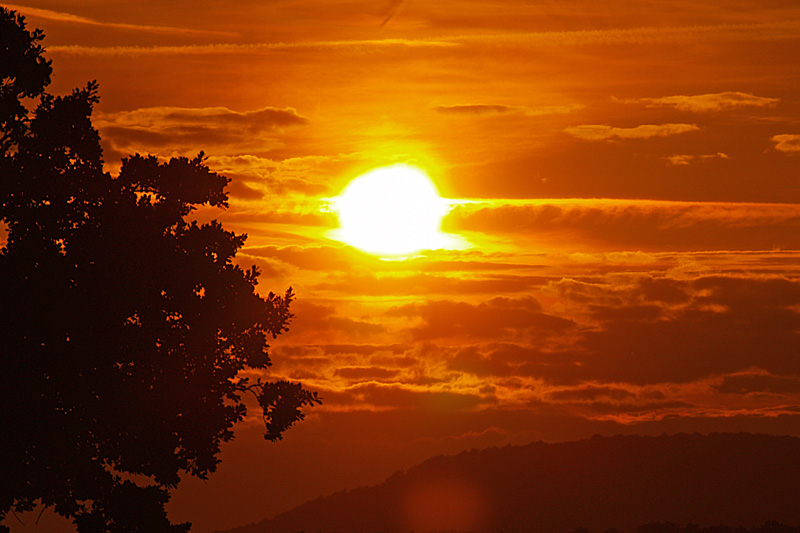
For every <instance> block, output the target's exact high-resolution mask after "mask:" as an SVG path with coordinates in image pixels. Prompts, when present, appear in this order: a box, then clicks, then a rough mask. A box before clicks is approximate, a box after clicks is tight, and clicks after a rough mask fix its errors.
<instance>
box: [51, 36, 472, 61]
mask: <svg viewBox="0 0 800 533" xmlns="http://www.w3.org/2000/svg"><path fill="white" fill-rule="evenodd" d="M455 46H458V43H455V42H449V41H445V40H413V39H367V40H352V41H300V42H285V43H284V42H280V43H247V44H231V43H218V44H205V45H203V44H198V45H186V46H81V45H60V46H48V47H47V51H48V52H54V53H62V54H70V55H77V56H112V57H113V56H129V57H137V56H162V55H168V56H176V55H219V54H232V55H241V54H264V53H272V52H276V51H291V50H297V51H303V50H306V51H317V50H332V49H336V50H338V51H341V52H349V53H357V54H365V53H373V52H381V51H384V50H386V49H387V48H422V49H424V48H450V47H455Z"/></svg>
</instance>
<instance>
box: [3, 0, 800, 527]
mask: <svg viewBox="0 0 800 533" xmlns="http://www.w3.org/2000/svg"><path fill="white" fill-rule="evenodd" d="M6 5H8V4H6ZM8 6H9V7H11V8H13V9H17V10H19V11H20V12H21V13H23V14H25V15H26V16H27V21H28V24H29V26H33V27H40V28H43V29H44V30H45V34H46V36H47V37H46V40H45V45H46V48H47V54H48V57H50V58H51V59H52V60H53V66H54V75H53V84H52V86H51V90H52V91H53V92H56V93H65V92H68V91H70V90H71V89H72V88H73V87H76V86H79V85H84V84H85V83H86V82H87V81H88V80H91V79H97V80H98V81H99V83H100V91H101V103H100V105H99V106H98V107H97V110H96V113H95V116H94V124H95V126H96V127H97V128H98V129H99V130H100V133H101V135H102V138H103V142H104V149H105V158H106V163H107V167H108V169H109V170H110V171H111V172H116V171H117V170H118V168H119V164H120V158H121V157H124V156H125V155H127V154H130V153H132V152H136V151H138V152H142V153H152V154H156V155H158V156H162V157H169V156H172V155H188V156H194V155H196V153H197V152H198V151H200V150H204V151H205V152H206V154H207V155H208V156H209V159H208V162H209V165H210V166H211V167H212V168H213V169H214V170H217V171H219V172H222V173H224V174H226V175H227V176H229V177H231V178H232V182H231V184H230V187H229V191H230V194H231V202H230V204H231V205H230V208H229V209H228V210H227V211H225V212H205V211H203V212H201V213H199V216H200V217H202V218H213V217H216V218H219V219H220V220H221V221H223V223H224V224H225V225H226V226H227V227H229V228H231V229H234V230H236V231H238V232H246V233H247V234H248V235H249V238H248V241H247V245H246V247H245V248H244V250H243V252H242V253H241V254H240V261H241V262H242V264H245V265H249V264H253V263H255V264H257V265H259V267H260V268H261V269H262V272H263V275H262V279H261V283H260V285H259V287H260V288H261V289H262V290H264V291H269V290H275V291H282V290H283V289H284V288H285V287H287V286H289V285H291V286H293V287H294V288H295V290H296V292H297V294H298V300H297V303H296V306H295V314H296V318H295V321H294V323H293V325H292V327H291V330H290V332H289V333H288V334H286V335H284V336H282V337H280V338H279V339H277V340H276V341H275V342H274V343H273V347H272V356H273V361H274V366H273V368H272V373H271V376H272V377H288V378H292V379H297V380H302V381H303V382H304V383H305V384H307V385H308V386H309V387H310V388H312V389H314V390H318V391H320V393H321V395H322V397H323V398H324V400H325V402H324V405H323V406H322V407H319V408H315V409H314V410H313V412H312V413H311V414H310V415H309V417H308V418H307V420H306V421H304V422H303V423H302V424H300V425H299V426H297V427H296V428H295V429H293V430H292V431H290V432H289V433H288V434H287V436H286V438H285V440H284V441H282V442H280V443H278V444H268V443H266V442H264V441H263V440H262V439H260V437H259V436H258V433H257V430H258V426H257V422H255V421H254V422H252V423H251V424H249V425H247V424H246V425H244V426H242V427H241V428H240V431H239V432H238V433H237V439H236V440H235V441H234V442H232V443H230V444H229V445H228V446H227V447H226V448H225V449H224V453H223V456H222V459H223V463H222V465H221V467H220V471H219V472H218V473H217V474H216V475H215V476H214V477H212V478H211V480H210V481H208V482H206V483H201V482H199V481H194V480H187V481H186V482H185V483H184V485H183V486H182V487H181V488H180V489H179V490H178V491H177V492H176V494H175V496H174V498H173V502H172V503H171V513H172V514H171V516H172V518H173V519H174V520H192V521H194V522H195V525H196V526H195V530H196V531H199V532H201V533H202V532H206V531H211V530H213V529H215V528H220V529H221V528H226V527H233V526H236V525H243V524H245V523H248V522H253V521H257V520H260V519H262V518H264V517H267V516H271V515H273V514H275V513H276V512H279V511H282V510H285V509H287V508H288V507H290V506H292V505H295V504H299V503H301V502H303V501H305V500H307V499H309V498H313V497H316V496H320V495H323V494H328V493H330V492H333V491H336V490H340V489H344V488H350V487H354V486H358V485H362V484H365V483H376V482H379V481H381V480H382V479H383V478H385V477H386V476H387V475H389V474H390V473H391V472H392V471H394V470H396V469H398V468H406V467H408V466H410V465H411V464H413V463H414V462H417V461H419V460H421V459H423V458H426V457H428V456H430V455H434V454H438V453H451V452H456V451H459V450H462V449H467V448H472V447H484V446H489V445H498V444H507V443H525V442H530V441H532V440H537V439H545V440H564V439H571V438H578V437H585V436H589V435H592V434H594V433H606V434H610V433H619V432H625V433H661V432H662V431H667V432H675V431H703V432H708V431H714V430H732V431H739V430H748V431H766V432H771V433H791V434H793V435H800V429H798V428H800V424H799V422H800V358H799V357H798V356H799V355H800V333H798V332H800V281H798V274H800V231H799V230H800V69H798V68H797V66H798V64H800V6H798V5H797V2H795V1H793V0H785V1H779V0H766V1H764V0H751V1H748V0H736V1H734V0H728V1H717V2H694V1H692V2H689V1H684V0H665V1H663V2H650V1H645V0H639V1H636V0H629V1H620V2H595V1H589V0H577V1H573V2H556V1H541V2H530V1H522V0H497V1H492V2H468V1H462V0H449V1H425V2H423V1H421V0H406V1H404V2H398V1H396V0H395V1H389V0H387V1H385V2H384V1H377V2H368V1H366V0H349V1H341V2H338V1H337V2H331V1H327V0H326V1H322V0H303V1H299V0H282V1H273V2H264V1H259V2H252V1H249V0H244V1H241V2H234V3H232V4H231V3H227V4H225V5H223V4H222V3H219V2H206V1H199V2H198V1H195V2H191V3H189V2H181V1H175V2H169V3H164V2H151V1H150V0H144V1H142V0H138V1H136V2H129V1H121V2H98V1H96V0H81V1H80V2H75V1H65V0H60V1H38V2H31V3H27V4H25V5H8ZM384 23H385V24H384ZM398 162H402V163H410V164H414V165H416V166H418V167H421V168H424V169H425V170H426V171H427V172H428V173H429V174H430V176H431V177H432V179H433V180H434V181H435V182H436V184H437V186H438V188H439V190H440V192H441V193H442V195H443V196H445V197H447V198H451V199H454V200H470V202H462V203H460V204H458V205H456V206H455V207H454V208H453V209H452V211H451V212H450V214H448V215H447V216H446V218H445V220H444V229H445V230H446V231H448V232H451V233H454V234H458V235H460V236H462V237H463V238H465V239H466V240H467V241H468V242H469V243H470V246H469V247H467V248H465V249H462V250H435V251H431V252H427V253H423V254H420V256H419V257H415V258H412V259H409V260H406V261H384V260H381V259H379V258H375V257H373V256H370V255H368V254H365V253H363V252H359V251H358V250H355V249H353V248H350V247H348V246H346V245H344V244H342V243H340V242H337V241H335V240H333V239H331V238H330V230H332V229H334V228H336V227H337V224H338V222H337V218H336V215H335V213H332V212H331V211H330V210H329V209H327V208H326V206H327V205H328V203H327V201H326V199H328V198H331V197H334V196H336V195H338V194H339V193H340V192H341V191H342V189H343V188H344V186H345V185H346V184H347V183H348V182H349V181H350V180H352V179H353V178H354V177H356V176H357V175H359V174H361V173H363V172H365V171H367V170H370V169H372V168H374V167H379V166H382V165H388V164H392V163H398Z"/></svg>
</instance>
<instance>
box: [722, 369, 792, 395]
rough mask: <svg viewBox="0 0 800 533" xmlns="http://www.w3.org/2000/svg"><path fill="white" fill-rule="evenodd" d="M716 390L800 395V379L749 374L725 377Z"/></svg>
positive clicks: (765, 374) (725, 392)
mask: <svg viewBox="0 0 800 533" xmlns="http://www.w3.org/2000/svg"><path fill="white" fill-rule="evenodd" d="M715 388H716V389H717V391H718V392H720V393H723V394H751V393H769V394H800V378H798V377H793V376H775V375H772V374H770V373H767V372H748V373H742V374H733V375H729V376H725V377H724V378H723V380H722V382H721V383H720V384H719V385H717V386H715Z"/></svg>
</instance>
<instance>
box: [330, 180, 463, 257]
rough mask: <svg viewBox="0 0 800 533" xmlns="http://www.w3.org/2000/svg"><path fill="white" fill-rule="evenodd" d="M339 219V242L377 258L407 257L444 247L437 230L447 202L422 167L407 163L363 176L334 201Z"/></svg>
mask: <svg viewBox="0 0 800 533" xmlns="http://www.w3.org/2000/svg"><path fill="white" fill-rule="evenodd" d="M333 208H334V209H335V210H336V212H337V213H338V215H339V224H340V229H339V230H338V232H337V238H339V240H341V241H344V242H345V243H347V244H350V245H351V246H354V247H356V248H358V249H360V250H363V251H365V252H369V253H372V254H375V255H380V256H389V257H391V256H407V255H409V254H413V253H415V252H419V251H421V250H426V249H438V248H447V247H449V246H450V245H451V244H452V239H450V238H449V236H448V235H446V234H444V233H442V231H441V230H440V228H441V224H442V217H444V215H445V214H447V212H448V210H449V209H450V204H449V203H448V201H447V200H445V199H444V198H442V197H441V196H439V192H438V191H437V190H436V186H435V185H434V184H433V182H432V181H431V179H430V178H429V177H428V175H427V174H426V173H425V172H424V171H423V170H422V169H420V168H417V167H413V166H410V165H405V164H397V165H392V166H389V167H381V168H376V169H374V170H372V171H370V172H367V173H366V174H363V175H361V176H359V177H357V178H355V179H354V180H353V181H351V182H350V184H349V185H348V186H347V187H346V188H345V189H344V191H342V194H341V195H340V196H338V197H337V198H334V199H333Z"/></svg>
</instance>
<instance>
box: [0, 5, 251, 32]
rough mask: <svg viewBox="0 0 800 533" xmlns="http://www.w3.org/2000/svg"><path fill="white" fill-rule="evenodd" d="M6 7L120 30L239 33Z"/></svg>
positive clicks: (47, 17) (32, 8) (46, 16)
mask: <svg viewBox="0 0 800 533" xmlns="http://www.w3.org/2000/svg"><path fill="white" fill-rule="evenodd" d="M6 7H7V8H9V9H14V10H16V11H19V12H20V13H22V14H24V15H29V16H32V17H39V18H43V19H47V20H54V21H58V22H71V23H75V24H85V25H90V26H102V27H105V28H114V29H119V30H132V31H143V32H149V33H166V34H184V35H216V36H227V37H235V36H236V35H237V34H236V33H232V32H226V31H215V30H196V29H192V28H179V27H175V26H151V25H145V24H127V23H121V22H107V21H101V20H96V19H92V18H89V17H83V16H80V15H74V14H72V13H65V12H63V11H52V10H50V9H41V8H37V7H28V6H21V5H15V4H6Z"/></svg>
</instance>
